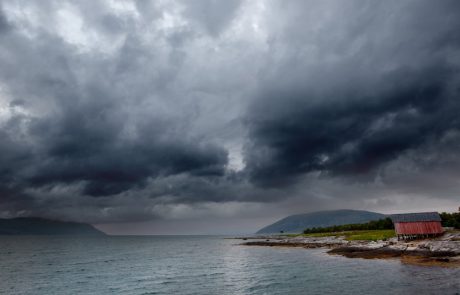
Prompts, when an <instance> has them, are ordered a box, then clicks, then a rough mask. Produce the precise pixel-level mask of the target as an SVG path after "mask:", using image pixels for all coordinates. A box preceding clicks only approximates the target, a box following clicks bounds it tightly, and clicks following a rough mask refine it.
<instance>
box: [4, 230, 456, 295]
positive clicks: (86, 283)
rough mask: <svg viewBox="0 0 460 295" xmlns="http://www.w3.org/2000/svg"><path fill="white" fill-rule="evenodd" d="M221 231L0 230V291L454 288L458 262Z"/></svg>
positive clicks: (378, 291)
mask: <svg viewBox="0 0 460 295" xmlns="http://www.w3.org/2000/svg"><path fill="white" fill-rule="evenodd" d="M241 242H242V241H241V240H235V239H226V238H225V237H221V236H106V237H63V236H60V237H58V236H54V237H53V236H0V294H34V295H35V294H46V295H51V294H60V295H61V294H418V295H420V294H460V269H459V268H443V267H426V266H414V265H408V264H403V263H402V262H401V261H400V260H398V259H394V260H379V259H373V260H366V259H360V258H345V257H342V256H332V255H329V254H327V253H326V250H323V249H302V248H280V247H259V246H242V245H239V244H240V243H241Z"/></svg>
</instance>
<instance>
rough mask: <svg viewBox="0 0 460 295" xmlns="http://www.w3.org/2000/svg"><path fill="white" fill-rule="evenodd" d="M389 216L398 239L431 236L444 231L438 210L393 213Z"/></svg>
mask: <svg viewBox="0 0 460 295" xmlns="http://www.w3.org/2000/svg"><path fill="white" fill-rule="evenodd" d="M390 218H391V220H392V221H393V224H394V226H395V231H396V235H397V237H398V240H399V239H400V238H402V239H417V238H426V237H433V236H438V235H441V234H442V233H443V232H444V230H443V229H442V225H441V217H440V216H439V214H438V212H424V213H407V214H393V215H391V216H390Z"/></svg>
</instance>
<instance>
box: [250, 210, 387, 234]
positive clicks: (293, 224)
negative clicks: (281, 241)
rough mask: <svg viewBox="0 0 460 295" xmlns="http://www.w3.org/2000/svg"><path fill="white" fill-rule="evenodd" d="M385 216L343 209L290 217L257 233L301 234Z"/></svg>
mask: <svg viewBox="0 0 460 295" xmlns="http://www.w3.org/2000/svg"><path fill="white" fill-rule="evenodd" d="M385 216H386V215H384V214H381V213H377V212H371V211H365V210H351V209H341V210H327V211H316V212H310V213H304V214H294V215H289V216H287V217H285V218H282V219H280V220H278V221H276V222H274V223H272V224H270V225H267V226H265V227H263V228H261V229H260V230H258V231H257V232H256V233H257V234H270V233H280V232H281V231H282V232H284V233H301V232H302V231H303V230H304V229H306V228H312V227H326V226H333V225H343V224H352V223H364V222H369V221H372V220H378V219H381V218H385Z"/></svg>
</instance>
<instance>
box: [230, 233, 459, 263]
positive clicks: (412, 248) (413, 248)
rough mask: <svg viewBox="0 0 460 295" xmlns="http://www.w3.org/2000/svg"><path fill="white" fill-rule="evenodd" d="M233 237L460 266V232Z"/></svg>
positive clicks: (332, 252)
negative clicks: (373, 237)
mask: <svg viewBox="0 0 460 295" xmlns="http://www.w3.org/2000/svg"><path fill="white" fill-rule="evenodd" d="M235 239H242V240H245V241H246V240H252V241H247V242H243V243H241V244H240V245H243V246H264V247H296V248H305V249H314V248H323V249H329V250H328V251H327V253H328V254H329V255H341V256H344V257H347V258H363V259H399V260H400V261H401V262H402V263H407V264H412V265H420V266H441V267H460V231H456V232H448V233H445V234H444V235H442V236H440V237H438V238H433V239H423V240H411V241H398V240H397V239H396V238H391V239H388V240H385V241H347V240H346V239H345V237H344V236H340V234H338V235H337V236H328V237H305V236H301V235H299V236H295V237H287V236H259V237H241V238H235Z"/></svg>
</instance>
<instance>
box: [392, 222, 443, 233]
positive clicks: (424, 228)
mask: <svg viewBox="0 0 460 295" xmlns="http://www.w3.org/2000/svg"><path fill="white" fill-rule="evenodd" d="M395 230H396V234H398V235H424V234H441V233H443V229H442V226H441V222H439V221H419V222H397V223H395Z"/></svg>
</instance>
